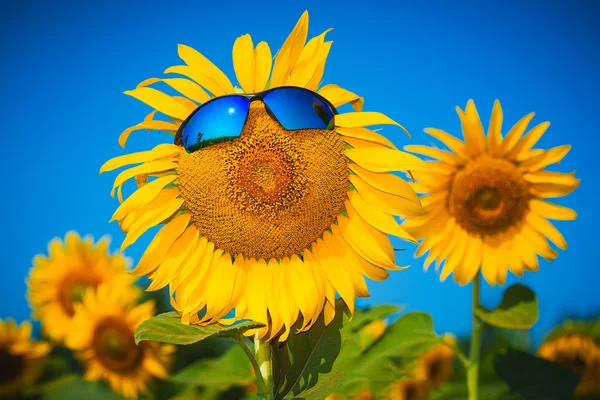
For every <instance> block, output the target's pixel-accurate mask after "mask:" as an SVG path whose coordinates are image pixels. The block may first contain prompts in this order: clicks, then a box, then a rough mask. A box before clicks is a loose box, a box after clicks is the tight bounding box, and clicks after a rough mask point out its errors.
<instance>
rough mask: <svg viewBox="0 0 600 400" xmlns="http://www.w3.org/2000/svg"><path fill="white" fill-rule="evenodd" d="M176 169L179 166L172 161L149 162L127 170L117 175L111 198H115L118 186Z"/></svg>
mask: <svg viewBox="0 0 600 400" xmlns="http://www.w3.org/2000/svg"><path fill="white" fill-rule="evenodd" d="M176 168H177V164H176V163H174V162H172V161H149V162H146V163H144V164H142V165H138V166H137V167H132V168H129V169H126V170H125V171H122V172H121V173H120V174H119V175H117V177H116V178H115V182H114V183H113V188H112V191H111V196H113V197H114V195H115V189H116V188H117V187H118V186H121V185H123V183H125V182H126V181H128V180H129V179H131V178H133V177H135V176H137V175H141V174H152V173H156V172H163V171H169V170H174V169H176Z"/></svg>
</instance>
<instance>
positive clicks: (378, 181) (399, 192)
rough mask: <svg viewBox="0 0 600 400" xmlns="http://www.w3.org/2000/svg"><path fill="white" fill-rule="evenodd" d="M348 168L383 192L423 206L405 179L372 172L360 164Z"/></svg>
mask: <svg viewBox="0 0 600 400" xmlns="http://www.w3.org/2000/svg"><path fill="white" fill-rule="evenodd" d="M348 168H350V170H352V171H353V172H354V173H356V175H358V176H359V177H360V178H361V179H363V180H364V181H365V182H366V183H368V184H369V185H371V186H373V187H374V188H376V189H379V190H381V191H382V192H386V193H390V194H393V195H396V196H400V197H404V198H406V199H409V200H411V201H413V202H414V203H416V204H421V200H420V199H419V196H417V194H416V193H415V191H414V190H413V189H412V188H411V186H410V185H409V184H408V182H406V181H405V180H404V179H402V178H400V177H399V176H397V175H394V174H389V173H381V172H371V171H368V170H366V169H364V168H362V167H360V166H359V165H358V164H349V165H348Z"/></svg>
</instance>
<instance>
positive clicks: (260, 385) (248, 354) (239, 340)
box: [232, 336, 268, 398]
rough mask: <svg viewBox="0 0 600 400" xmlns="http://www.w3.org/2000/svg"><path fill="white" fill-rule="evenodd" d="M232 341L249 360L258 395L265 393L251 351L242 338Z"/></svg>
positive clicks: (260, 375) (265, 386)
mask: <svg viewBox="0 0 600 400" xmlns="http://www.w3.org/2000/svg"><path fill="white" fill-rule="evenodd" d="M232 339H233V341H235V342H236V343H237V344H239V345H240V347H241V348H242V350H244V353H246V355H247V356H248V358H249V359H250V363H251V364H252V368H253V369H254V375H256V386H257V389H258V393H259V395H260V394H261V393H267V385H265V381H264V380H263V376H262V374H261V373H260V367H259V365H258V362H257V361H256V358H255V357H254V353H252V350H250V348H248V346H247V345H246V342H245V341H244V338H243V337H242V336H239V337H235V338H232ZM265 398H268V397H265Z"/></svg>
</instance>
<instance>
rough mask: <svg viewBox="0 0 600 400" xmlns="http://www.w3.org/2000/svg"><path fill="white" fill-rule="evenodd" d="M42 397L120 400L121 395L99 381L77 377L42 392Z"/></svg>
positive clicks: (69, 399) (71, 399)
mask: <svg viewBox="0 0 600 400" xmlns="http://www.w3.org/2000/svg"><path fill="white" fill-rule="evenodd" d="M43 398H44V400H81V399H85V400H122V397H121V396H119V395H118V394H116V393H114V392H113V391H111V390H110V389H109V388H107V387H106V386H105V385H103V384H102V383H100V382H83V381H81V380H78V379H76V380H72V381H71V382H69V383H66V384H64V385H61V386H59V387H58V388H56V389H55V390H51V391H48V392H46V393H44V397H43Z"/></svg>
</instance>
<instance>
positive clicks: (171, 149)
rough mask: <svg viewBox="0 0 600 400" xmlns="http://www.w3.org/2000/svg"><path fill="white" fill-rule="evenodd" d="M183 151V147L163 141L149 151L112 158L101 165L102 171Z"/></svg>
mask: <svg viewBox="0 0 600 400" xmlns="http://www.w3.org/2000/svg"><path fill="white" fill-rule="evenodd" d="M179 153H181V147H179V146H177V145H174V144H168V143H163V144H159V145H158V146H156V147H155V148H153V149H152V150H149V151H141V152H138V153H131V154H125V155H123V156H119V157H115V158H111V159H110V160H108V161H107V162H105V163H104V165H102V167H100V173H103V172H107V171H112V170H115V169H117V168H121V167H123V166H125V165H130V164H139V163H143V162H147V161H154V160H157V159H160V158H164V157H169V156H174V155H176V154H179Z"/></svg>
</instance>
